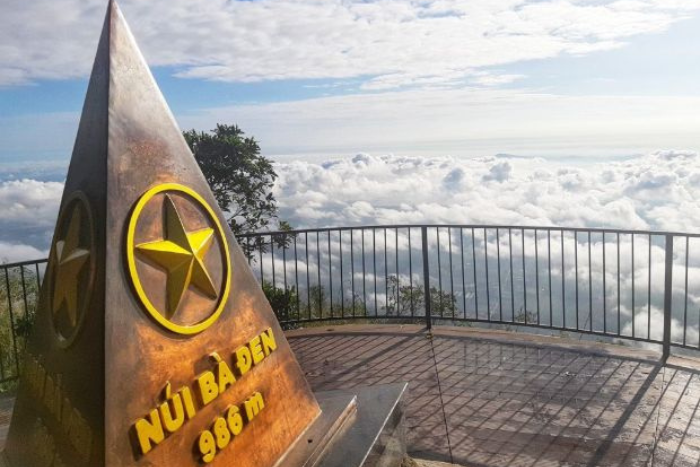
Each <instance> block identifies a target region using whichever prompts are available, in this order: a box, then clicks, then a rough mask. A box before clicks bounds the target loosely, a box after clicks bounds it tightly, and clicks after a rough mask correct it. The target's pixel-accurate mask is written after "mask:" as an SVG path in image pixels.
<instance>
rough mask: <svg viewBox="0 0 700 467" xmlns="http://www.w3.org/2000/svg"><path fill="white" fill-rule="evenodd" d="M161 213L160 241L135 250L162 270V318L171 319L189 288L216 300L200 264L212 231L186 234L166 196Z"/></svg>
mask: <svg viewBox="0 0 700 467" xmlns="http://www.w3.org/2000/svg"><path fill="white" fill-rule="evenodd" d="M164 212H165V213H164V217H165V218H164V232H163V234H164V235H163V237H164V238H163V239H162V240H158V241H154V242H147V243H141V244H139V245H136V247H135V248H136V251H137V252H138V253H139V255H140V256H142V257H144V258H147V259H149V260H150V261H152V262H154V263H155V264H157V265H158V266H159V267H160V268H162V269H163V270H165V272H166V274H167V280H166V291H167V292H166V296H167V311H166V317H167V318H168V319H171V318H172V317H173V315H174V314H175V313H176V311H177V309H178V307H179V306H180V302H181V301H182V297H183V295H184V294H185V291H187V289H189V288H190V287H194V288H196V289H197V290H199V291H200V292H201V293H202V294H204V295H205V296H207V297H209V298H211V299H216V298H217V297H218V293H217V291H216V288H215V287H214V283H213V281H212V278H211V276H210V274H209V271H208V270H207V266H206V265H205V261H204V259H205V257H206V255H207V252H208V251H209V248H210V247H211V245H212V241H213V240H214V229H212V228H210V227H205V228H203V229H199V230H195V231H191V232H188V231H187V229H186V228H185V225H184V223H183V221H182V218H181V217H180V213H179V212H178V210H177V207H176V206H175V203H174V202H173V200H172V198H171V197H170V196H169V195H165V197H164Z"/></svg>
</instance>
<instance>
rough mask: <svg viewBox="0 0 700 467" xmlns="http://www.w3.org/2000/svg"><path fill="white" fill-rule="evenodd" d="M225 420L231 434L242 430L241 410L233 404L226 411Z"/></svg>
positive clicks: (236, 434)
mask: <svg viewBox="0 0 700 467" xmlns="http://www.w3.org/2000/svg"><path fill="white" fill-rule="evenodd" d="M226 422H227V423H228V429H229V430H231V433H233V436H238V435H239V434H241V431H243V417H242V416H241V411H240V410H239V409H238V407H236V406H235V405H232V406H231V407H229V409H228V412H227V413H226Z"/></svg>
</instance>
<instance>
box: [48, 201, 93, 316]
mask: <svg viewBox="0 0 700 467" xmlns="http://www.w3.org/2000/svg"><path fill="white" fill-rule="evenodd" d="M80 227H81V214H80V207H79V206H77V205H75V206H73V209H72V210H71V214H70V220H69V224H68V230H67V232H66V234H65V235H64V236H63V238H62V239H60V240H58V241H57V242H56V246H55V249H54V254H55V259H56V266H55V268H56V269H55V272H54V274H55V276H54V277H55V279H54V287H53V310H52V311H53V314H54V316H57V315H58V313H59V312H60V311H61V309H62V306H63V305H64V304H65V311H66V313H67V315H68V319H69V321H70V324H71V326H72V327H75V326H77V324H78V286H79V282H80V281H79V277H80V273H81V271H82V270H83V268H84V267H85V265H86V263H87V261H88V259H89V257H90V251H89V250H87V249H85V248H81V247H80Z"/></svg>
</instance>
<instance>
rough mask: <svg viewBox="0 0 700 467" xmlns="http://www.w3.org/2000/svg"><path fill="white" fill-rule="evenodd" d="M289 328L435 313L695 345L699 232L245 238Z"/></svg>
mask: <svg viewBox="0 0 700 467" xmlns="http://www.w3.org/2000/svg"><path fill="white" fill-rule="evenodd" d="M239 242H240V244H241V246H242V247H243V248H244V251H245V252H246V254H247V255H248V257H249V261H250V265H251V267H252V268H253V271H254V273H255V274H256V276H257V278H258V280H259V281H260V282H261V283H262V284H263V288H264V289H265V290H266V293H267V295H268V298H271V300H270V301H271V303H272V304H273V307H274V308H275V309H276V311H277V313H278V316H279V318H280V321H282V322H283V323H285V324H289V325H297V324H304V323H308V322H318V321H335V320H344V321H345V320H357V319H381V320H393V319H399V320H407V319H408V320H421V321H425V324H426V326H431V325H432V323H434V322H435V321H436V320H438V321H440V320H448V321H452V322H467V323H486V324H493V325H502V326H525V327H533V328H541V329H548V330H554V331H562V332H576V333H582V334H590V335H593V336H604V337H609V338H615V339H626V340H633V341H643V342H649V343H654V344H660V345H663V350H664V356H665V357H666V356H668V353H669V351H670V348H671V347H672V346H676V347H683V348H689V349H695V350H698V349H700V333H699V330H698V329H699V326H700V235H697V234H687V233H678V232H657V231H640V230H617V229H587V228H562V227H539V226H507V225H392V226H361V227H343V228H324V229H308V230H297V231H293V232H272V233H256V234H249V235H242V236H240V237H239Z"/></svg>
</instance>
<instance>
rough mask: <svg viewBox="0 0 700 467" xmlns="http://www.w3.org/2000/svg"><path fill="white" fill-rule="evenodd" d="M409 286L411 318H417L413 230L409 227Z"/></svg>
mask: <svg viewBox="0 0 700 467" xmlns="http://www.w3.org/2000/svg"><path fill="white" fill-rule="evenodd" d="M407 230H408V284H409V287H410V289H409V290H410V291H411V318H413V317H414V316H415V309H416V308H415V306H414V304H413V247H411V228H410V227H408V229H407Z"/></svg>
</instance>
